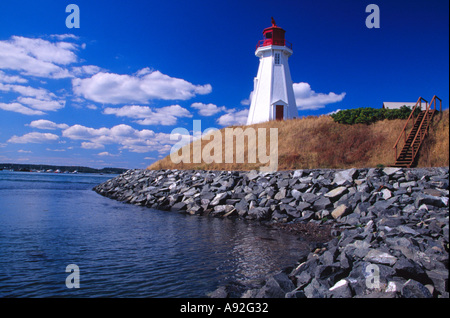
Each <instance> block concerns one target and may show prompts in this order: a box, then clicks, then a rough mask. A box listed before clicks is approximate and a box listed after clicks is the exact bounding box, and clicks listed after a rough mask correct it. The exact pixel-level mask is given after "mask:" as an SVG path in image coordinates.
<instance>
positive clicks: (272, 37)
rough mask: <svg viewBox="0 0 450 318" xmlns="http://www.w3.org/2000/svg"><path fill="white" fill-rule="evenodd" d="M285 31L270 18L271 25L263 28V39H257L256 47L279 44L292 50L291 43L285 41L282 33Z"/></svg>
mask: <svg viewBox="0 0 450 318" xmlns="http://www.w3.org/2000/svg"><path fill="white" fill-rule="evenodd" d="M285 33H286V31H285V30H284V29H282V28H280V27H279V26H277V24H276V23H275V20H274V19H273V18H272V26H271V27H269V28H265V29H264V31H263V36H264V39H263V40H259V41H258V44H257V45H256V48H257V49H258V47H261V46H269V45H279V46H286V47H288V48H290V49H291V50H292V44H291V43H289V42H288V41H286V39H285V38H284V34H285Z"/></svg>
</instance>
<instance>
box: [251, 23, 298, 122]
mask: <svg viewBox="0 0 450 318" xmlns="http://www.w3.org/2000/svg"><path fill="white" fill-rule="evenodd" d="M285 32H286V31H285V30H283V29H282V28H280V27H278V26H277V25H276V23H275V21H274V19H273V18H272V26H271V27H269V28H266V29H264V31H263V37H264V38H263V39H262V40H260V41H259V42H258V44H257V45H256V52H255V55H256V56H257V57H259V67H258V73H257V75H256V77H255V79H254V84H253V85H254V87H253V92H252V94H251V96H250V98H251V103H250V111H249V113H248V119H247V125H252V124H257V123H262V122H266V121H269V120H285V119H292V118H297V117H298V110H297V105H296V103H295V96H294V89H293V85H292V79H291V73H290V71H289V64H288V59H289V57H290V56H291V55H292V53H293V51H292V44H291V43H289V42H288V41H286V40H285V37H284V35H285Z"/></svg>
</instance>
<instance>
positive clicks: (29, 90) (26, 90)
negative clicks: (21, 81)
mask: <svg viewBox="0 0 450 318" xmlns="http://www.w3.org/2000/svg"><path fill="white" fill-rule="evenodd" d="M0 91H4V92H15V93H19V94H20V95H22V96H31V97H36V98H39V99H51V98H54V97H56V95H55V94H53V93H51V92H49V91H48V90H46V89H44V88H34V87H31V86H23V85H13V84H2V83H0Z"/></svg>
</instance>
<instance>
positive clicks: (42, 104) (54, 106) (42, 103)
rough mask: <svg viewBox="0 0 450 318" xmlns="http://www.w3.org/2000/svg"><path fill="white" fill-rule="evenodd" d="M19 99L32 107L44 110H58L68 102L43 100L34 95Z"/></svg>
mask: <svg viewBox="0 0 450 318" xmlns="http://www.w3.org/2000/svg"><path fill="white" fill-rule="evenodd" d="M17 101H18V102H20V103H22V104H26V105H28V106H30V107H31V108H34V109H37V110H43V111H56V110H58V109H61V108H64V106H65V104H66V103H65V101H62V100H41V99H37V98H32V97H19V98H18V99H17Z"/></svg>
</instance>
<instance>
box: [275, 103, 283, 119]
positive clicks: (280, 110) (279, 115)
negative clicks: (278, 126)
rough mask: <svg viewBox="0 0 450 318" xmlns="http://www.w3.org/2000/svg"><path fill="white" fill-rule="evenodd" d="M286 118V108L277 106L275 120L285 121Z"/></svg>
mask: <svg viewBox="0 0 450 318" xmlns="http://www.w3.org/2000/svg"><path fill="white" fill-rule="evenodd" d="M283 118H284V106H283V105H276V108H275V119H276V120H283Z"/></svg>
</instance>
